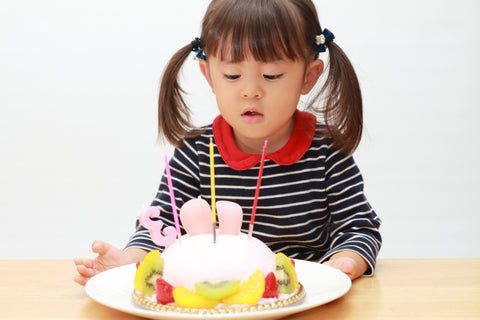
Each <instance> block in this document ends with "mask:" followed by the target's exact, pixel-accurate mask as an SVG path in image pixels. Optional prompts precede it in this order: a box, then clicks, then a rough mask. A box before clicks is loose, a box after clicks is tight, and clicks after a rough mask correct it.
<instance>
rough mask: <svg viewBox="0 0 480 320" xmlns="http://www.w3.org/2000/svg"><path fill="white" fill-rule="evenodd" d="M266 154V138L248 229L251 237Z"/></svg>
mask: <svg viewBox="0 0 480 320" xmlns="http://www.w3.org/2000/svg"><path fill="white" fill-rule="evenodd" d="M266 154H267V140H265V144H264V145H263V150H262V157H261V159H260V169H259V170H258V179H257V188H256V189H255V197H254V198H253V207H252V215H251V216H250V227H249V230H248V238H249V239H250V238H251V237H252V233H253V223H254V222H255V213H256V212H257V203H258V195H259V193H260V184H261V183H262V175H263V164H264V163H265V155H266Z"/></svg>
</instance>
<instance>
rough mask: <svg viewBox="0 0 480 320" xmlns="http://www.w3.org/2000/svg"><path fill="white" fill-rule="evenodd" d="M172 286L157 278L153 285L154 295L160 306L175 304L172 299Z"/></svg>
mask: <svg viewBox="0 0 480 320" xmlns="http://www.w3.org/2000/svg"><path fill="white" fill-rule="evenodd" d="M172 292H173V286H172V285H171V284H170V283H168V282H167V281H165V280H163V278H158V279H157V281H156V285H155V293H156V294H157V302H158V303H160V304H168V303H170V302H175V300H174V299H173V293H172Z"/></svg>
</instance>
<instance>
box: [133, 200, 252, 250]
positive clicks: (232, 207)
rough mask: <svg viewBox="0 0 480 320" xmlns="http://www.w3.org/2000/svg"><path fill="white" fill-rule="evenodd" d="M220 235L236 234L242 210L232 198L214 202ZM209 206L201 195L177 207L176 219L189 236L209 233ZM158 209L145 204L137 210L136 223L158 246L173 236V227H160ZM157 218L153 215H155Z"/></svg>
mask: <svg viewBox="0 0 480 320" xmlns="http://www.w3.org/2000/svg"><path fill="white" fill-rule="evenodd" d="M216 207H217V215H218V221H219V230H218V233H219V234H220V235H223V234H230V235H238V234H240V230H241V227H242V219H243V211H242V208H241V207H240V206H239V205H238V204H237V203H235V202H231V201H218V202H217V203H216ZM210 215H211V209H210V205H209V204H208V202H207V201H205V200H203V199H191V200H189V201H187V202H185V203H184V204H183V206H182V208H181V209H180V221H181V223H182V225H183V227H184V228H185V231H186V232H187V234H188V235H189V236H195V235H200V234H210V233H212V225H211V220H210ZM159 216H160V209H159V208H157V207H149V208H146V209H144V210H143V211H142V212H141V213H140V217H139V221H140V224H141V225H142V226H143V227H144V228H146V229H148V230H149V232H150V236H151V238H152V241H153V242H154V243H155V244H156V245H158V246H162V247H168V246H170V245H171V244H173V243H174V242H175V240H176V238H177V231H176V230H175V227H173V226H169V227H165V228H164V229H163V230H162V227H163V222H162V221H161V220H159V219H158V217H159ZM155 218H157V219H155Z"/></svg>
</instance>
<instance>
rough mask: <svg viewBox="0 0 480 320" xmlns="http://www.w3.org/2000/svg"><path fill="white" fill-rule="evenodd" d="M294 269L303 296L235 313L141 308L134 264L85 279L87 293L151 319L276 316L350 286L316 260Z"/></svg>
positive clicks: (319, 302) (345, 278)
mask: <svg viewBox="0 0 480 320" xmlns="http://www.w3.org/2000/svg"><path fill="white" fill-rule="evenodd" d="M295 270H296V271H297V276H298V280H299V282H300V283H301V284H302V285H303V290H304V292H305V297H304V298H303V299H300V300H301V301H297V302H295V303H292V304H290V305H287V306H282V307H279V308H269V309H265V310H260V309H259V308H258V309H253V310H245V311H242V312H235V313H217V314H198V313H176V312H168V311H162V310H160V311H157V310H151V309H147V308H144V307H142V306H140V305H138V304H137V303H135V301H134V299H133V298H132V292H133V291H134V284H133V279H134V278H135V271H136V268H135V264H130V265H126V266H122V267H118V268H114V269H111V270H108V271H105V272H102V273H100V274H98V275H96V276H95V277H93V278H92V279H90V281H88V283H87V285H86V286H85V290H86V292H87V294H88V295H89V296H90V297H91V298H92V299H93V300H95V301H97V302H98V303H100V304H102V305H104V306H107V307H109V308H112V309H115V310H119V311H122V312H126V313H129V314H133V315H136V316H140V317H144V318H150V319H181V320H200V319H202V320H203V319H217V320H218V319H279V318H282V317H286V316H288V315H291V314H295V313H298V312H302V311H305V310H308V309H311V308H315V307H318V306H320V305H323V304H325V303H328V302H330V301H333V300H335V299H337V298H339V297H341V296H343V295H344V294H345V293H346V292H348V290H349V289H350V287H351V281H350V278H348V276H346V275H345V274H343V273H342V272H340V271H338V270H336V269H333V268H330V267H327V266H324V265H321V264H318V263H315V262H308V261H303V260H295Z"/></svg>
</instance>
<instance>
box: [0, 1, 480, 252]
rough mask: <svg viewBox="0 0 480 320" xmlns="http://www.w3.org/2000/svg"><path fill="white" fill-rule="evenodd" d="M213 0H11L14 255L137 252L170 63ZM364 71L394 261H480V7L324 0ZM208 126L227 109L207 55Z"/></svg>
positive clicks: (369, 135)
mask: <svg viewBox="0 0 480 320" xmlns="http://www.w3.org/2000/svg"><path fill="white" fill-rule="evenodd" d="M207 3H208V1H205V0H204V1H160V0H157V1H153V0H150V1H118V0H109V1H93V0H88V1H85V0H82V1H79V0H78V1H52V0H44V1H34V0H17V1H1V2H0V259H23V258H66V259H69V258H72V257H75V256H91V254H90V244H91V243H92V242H93V240H95V239H103V240H106V241H109V242H111V243H113V244H115V245H117V246H119V247H123V246H124V245H125V243H126V242H127V240H128V238H129V236H130V234H131V233H132V231H133V227H134V222H135V219H136V217H137V216H138V213H139V212H140V210H141V209H142V208H144V207H145V206H147V205H149V203H150V202H151V200H152V199H153V198H154V196H155V193H156V189H157V186H158V184H159V181H160V176H161V173H162V170H163V166H164V163H163V154H164V152H165V151H167V152H171V148H169V147H165V146H162V145H161V144H158V143H157V141H156V140H157V137H156V117H157V111H156V102H157V93H158V88H159V82H160V77H161V74H162V70H163V67H164V66H165V64H166V62H167V61H168V59H169V58H170V57H171V56H172V54H173V53H174V52H175V51H176V50H177V49H179V48H180V47H181V46H183V45H186V44H188V43H189V42H190V41H191V40H192V39H193V37H195V36H197V35H198V34H199V33H200V23H201V19H202V16H203V13H204V11H205V9H206V6H207ZM316 4H317V7H318V9H319V15H320V20H321V23H322V26H323V27H327V28H329V29H330V30H332V31H333V32H334V33H335V35H336V40H335V41H336V42H337V43H338V44H339V45H340V46H341V47H342V48H343V49H344V50H345V51H346V52H347V54H348V56H349V57H350V59H351V60H352V62H353V64H354V66H355V68H356V70H357V72H358V77H359V79H360V82H361V86H362V90H363V94H364V106H365V132H364V138H363V141H362V143H361V145H360V147H359V149H358V150H357V152H356V153H355V158H356V160H357V163H358V165H359V167H360V169H361V170H362V173H363V176H364V179H365V184H366V187H365V188H366V193H367V196H368V198H369V200H370V202H371V204H372V205H373V207H374V208H375V210H376V212H377V213H378V214H379V215H380V216H381V218H382V219H383V225H382V227H381V231H382V235H383V238H384V246H383V248H382V250H381V253H380V257H384V258H387V257H388V258H390V257H395V258H396V257H479V256H480V233H479V231H478V225H479V224H480V218H479V217H480V210H479V209H478V206H477V201H478V198H479V196H480V192H479V191H480V188H479V184H478V181H477V180H478V179H479V178H480V172H479V169H478V168H479V166H478V165H477V161H478V157H479V155H480V143H479V137H478V130H477V129H476V128H475V126H476V124H477V122H478V121H479V120H480V117H479V115H480V111H479V109H480V108H479V107H480V103H479V101H478V94H479V92H480V81H479V80H478V75H479V73H480V62H479V57H480V45H479V41H478V39H479V38H478V31H479V30H480V20H479V19H478V13H479V12H480V10H479V9H480V2H478V1H473V0H472V1H467V0H459V1H433V0H432V1H425V0H424V1H418V0H408V1H405V0H404V1H380V0H379V1H354V0H352V1H320V0H319V1H316ZM184 75H185V76H186V78H187V79H186V80H185V88H186V89H187V90H188V91H189V92H190V93H191V96H190V97H191V98H190V101H191V107H192V109H193V110H195V112H196V113H197V116H196V119H197V124H206V123H209V122H210V121H211V120H212V119H213V118H214V116H215V115H216V114H217V110H216V107H215V105H214V97H213V96H212V94H211V93H210V90H209V88H208V87H207V85H206V83H205V82H204V80H203V79H202V77H201V75H200V72H199V70H198V67H197V66H196V64H195V62H194V61H193V60H189V62H188V63H187V65H186V66H185V70H184Z"/></svg>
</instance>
